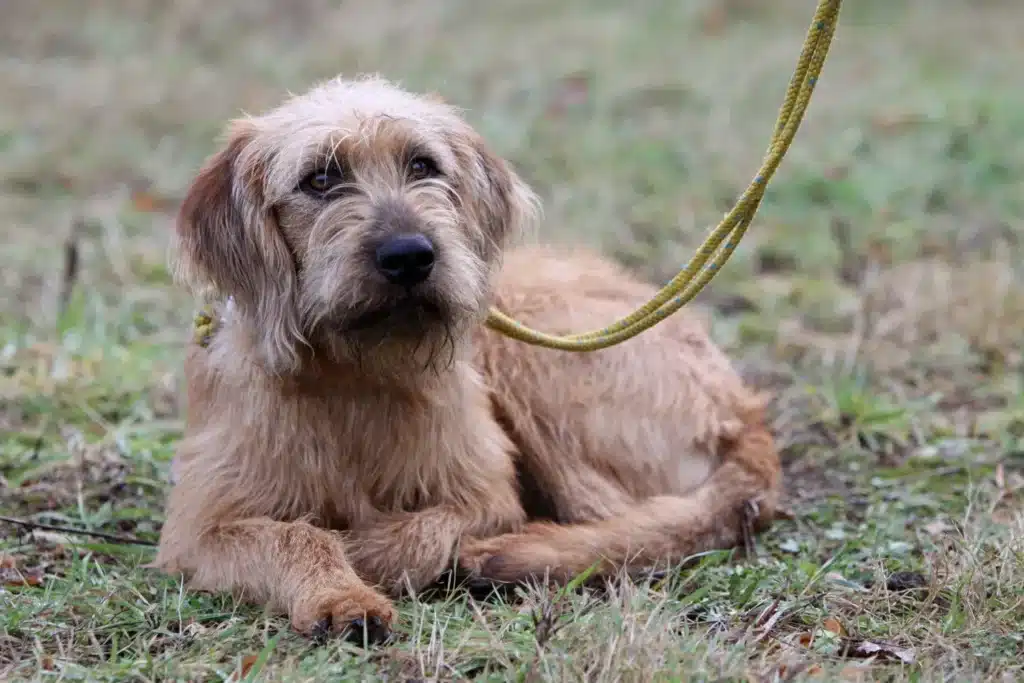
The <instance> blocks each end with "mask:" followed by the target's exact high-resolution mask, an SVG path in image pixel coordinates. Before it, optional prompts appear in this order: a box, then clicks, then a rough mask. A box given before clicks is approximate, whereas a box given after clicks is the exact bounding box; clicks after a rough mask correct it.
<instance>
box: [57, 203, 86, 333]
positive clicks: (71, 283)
mask: <svg viewBox="0 0 1024 683" xmlns="http://www.w3.org/2000/svg"><path fill="white" fill-rule="evenodd" d="M84 229H85V225H84V223H83V221H82V219H80V218H76V219H75V221H74V222H73V223H72V224H71V231H70V233H69V234H68V237H67V239H66V240H65V241H64V268H63V270H62V272H61V281H60V295H59V299H58V302H57V305H58V309H57V311H58V313H57V315H58V318H63V317H64V314H65V313H67V310H68V305H69V304H70V303H71V294H72V293H73V292H74V289H75V284H76V283H77V282H78V267H79V261H80V259H79V252H78V237H79V235H80V234H81V233H82V232H83V231H84Z"/></svg>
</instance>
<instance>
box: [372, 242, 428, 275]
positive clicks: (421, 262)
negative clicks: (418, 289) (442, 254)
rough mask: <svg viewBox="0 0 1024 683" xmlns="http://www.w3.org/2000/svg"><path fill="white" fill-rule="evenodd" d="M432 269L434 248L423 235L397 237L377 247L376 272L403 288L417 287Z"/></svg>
mask: <svg viewBox="0 0 1024 683" xmlns="http://www.w3.org/2000/svg"><path fill="white" fill-rule="evenodd" d="M433 268H434V247H433V245H432V244H430V240H428V239H427V238H426V237H424V236H423V235H399V236H398V237H392V238H390V239H389V240H388V241H387V242H385V243H384V244H382V245H380V246H379V247H377V270H379V271H380V272H381V274H382V275H383V276H384V277H386V278H387V279H388V282H391V283H393V284H396V285H401V286H403V287H412V286H413V285H418V284H419V283H421V282H423V281H424V280H426V279H427V277H428V276H429V275H430V271H431V270H432V269H433Z"/></svg>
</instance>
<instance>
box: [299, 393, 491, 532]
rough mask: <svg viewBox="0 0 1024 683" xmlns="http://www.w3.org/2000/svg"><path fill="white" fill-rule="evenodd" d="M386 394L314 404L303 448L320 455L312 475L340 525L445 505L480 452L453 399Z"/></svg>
mask: <svg viewBox="0 0 1024 683" xmlns="http://www.w3.org/2000/svg"><path fill="white" fill-rule="evenodd" d="M382 399H383V397H377V398H372V397H366V396H361V397H359V398H358V399H347V400H346V399H344V398H336V399H335V400H333V401H329V402H321V403H320V404H319V405H318V406H317V407H316V409H315V412H317V413H319V414H318V415H317V416H316V418H315V420H314V423H315V425H316V428H315V429H313V430H310V432H309V434H310V436H311V437H313V438H312V439H311V442H310V443H307V444H305V448H304V449H303V450H305V451H306V452H308V453H312V454H315V457H314V458H313V461H314V462H311V463H310V464H311V465H313V466H312V467H309V468H308V469H307V470H306V472H305V476H306V478H307V479H308V480H309V483H308V485H309V486H310V487H313V488H317V489H319V491H318V494H319V495H317V496H316V497H317V498H318V499H320V500H321V501H322V503H323V506H324V510H323V515H324V516H325V517H328V518H330V520H331V522H332V525H334V526H341V527H349V526H358V525H359V524H360V523H361V522H363V521H366V520H368V519H369V518H370V517H372V516H374V515H375V514H378V513H388V512H401V511H412V510H418V509H422V508H426V507H430V506H434V505H440V504H444V503H445V502H447V501H448V500H449V499H450V498H451V497H452V495H453V493H454V492H455V491H454V489H455V488H456V487H457V486H458V484H459V480H460V479H462V478H463V477H460V473H459V470H460V468H462V467H464V466H465V463H466V460H467V459H469V458H472V457H473V456H474V454H473V453H471V452H469V451H471V450H472V449H471V446H470V445H469V444H468V443H467V439H466V435H465V433H464V432H465V430H464V429H460V428H459V424H460V422H461V420H462V416H461V415H460V414H459V411H457V410H455V409H454V407H453V406H447V405H443V404H440V405H422V404H417V405H413V406H410V405H402V404H400V403H398V402H395V401H387V400H382ZM312 412H313V411H312V410H309V411H308V412H307V415H309V414H310V413H312ZM460 432H463V433H461V434H460Z"/></svg>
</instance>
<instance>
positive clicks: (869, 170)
mask: <svg viewBox="0 0 1024 683" xmlns="http://www.w3.org/2000/svg"><path fill="white" fill-rule="evenodd" d="M814 6H815V3H814V1H813V0H773V1H772V2H767V1H764V2H759V1H758V0H670V1H666V0H634V1H633V2H629V3H620V2H607V1H603V0H560V1H558V2H555V1H553V0H519V1H516V2H504V1H503V2H498V1H491V2H486V3H483V2H477V1H475V0H381V1H378V2H373V3H369V2H340V1H329V0H294V1H292V2H288V3H284V2H270V1H269V0H244V1H243V0H237V1H233V0H227V1H222V2H216V3H214V2H208V1H204V0H159V1H157V0H98V1H93V2H88V3H86V2H80V1H78V0H49V1H47V2H43V3H5V6H4V8H3V9H2V10H0V59H2V62H0V63H2V68H0V92H2V93H3V104H2V107H0V231H2V237H3V240H4V249H3V263H2V266H3V267H2V269H0V271H2V275H0V277H2V280H0V288H2V290H3V292H4V300H3V307H2V311H0V314H2V317H3V320H4V324H5V327H8V328H9V327H11V326H12V325H13V326H15V327H17V328H18V331H19V332H22V331H32V332H33V334H34V335H44V336H45V335H46V334H47V330H50V329H52V328H53V326H54V325H55V324H57V323H58V322H61V320H62V321H63V322H62V324H63V325H64V326H65V327H66V326H68V325H73V326H77V327H78V328H80V330H79V332H80V333H81V334H85V333H86V331H89V333H90V334H93V335H99V336H100V337H101V338H111V339H117V340H120V341H130V340H132V339H136V338H139V337H146V338H152V336H153V335H161V334H162V333H163V332H164V331H165V330H167V329H169V326H174V328H175V332H174V333H175V334H177V333H179V332H180V328H181V326H182V324H184V323H185V322H186V321H187V319H188V316H189V315H190V314H191V304H190V302H189V300H188V299H187V298H185V297H184V295H183V293H181V292H179V291H177V290H175V289H172V288H171V287H170V286H169V282H168V279H167V274H166V270H165V257H166V241H167V237H168V234H169V232H170V230H171V229H172V220H173V214H174V211H175V210H176V207H177V203H178V201H179V200H180V198H181V196H182V194H183V191H184V189H185V187H186V186H187V183H188V182H189V180H190V179H191V176H192V174H193V173H194V172H195V170H196V168H197V166H198V165H199V164H200V163H201V161H202V160H203V158H204V156H205V155H207V154H208V153H210V152H211V151H212V149H213V147H214V144H215V141H216V135H217V133H218V132H219V130H220V128H221V126H222V125H223V124H224V122H225V121H226V120H227V119H228V118H230V117H233V116H236V115H238V114H239V113H240V112H242V111H247V112H259V111H261V110H263V109H264V108H267V107H271V106H273V105H275V104H276V103H278V102H279V101H280V100H281V99H282V98H283V97H284V96H285V95H286V94H287V93H288V92H289V91H301V90H304V89H305V88H307V87H309V86H310V85H311V84H312V83H314V82H315V81H316V80H318V79H323V78H328V77H332V76H334V75H337V74H344V75H355V74H357V73H361V72H379V73H381V74H383V75H385V76H387V77H389V78H392V79H395V80H398V81H400V82H402V83H403V84H405V85H406V86H407V87H410V88H413V89H416V90H434V91H437V92H439V93H441V94H442V95H443V96H444V97H445V98H447V99H448V100H450V101H452V102H454V103H456V104H458V105H460V106H462V107H464V108H465V109H466V112H467V117H468V118H469V119H470V120H471V122H472V123H473V124H475V125H476V126H477V127H478V128H479V129H480V130H481V131H482V132H483V134H484V135H485V136H486V137H487V138H488V139H489V140H490V141H491V143H492V144H493V146H494V147H495V148H496V149H497V150H498V151H499V152H500V153H502V154H504V155H506V156H507V157H508V158H510V159H511V160H512V161H513V162H514V164H515V165H516V167H517V168H518V169H520V171H521V172H522V174H523V175H524V176H525V177H526V178H527V179H528V180H529V181H530V182H531V183H532V184H533V185H534V187H535V188H536V189H537V190H538V191H539V192H540V194H541V195H542V197H543V199H544V202H545V207H546V222H545V226H544V230H543V233H542V238H543V239H550V240H558V241H568V242H570V243H586V244H588V245H596V246H598V247H600V248H602V249H605V250H606V251H607V252H609V253H611V254H613V255H614V256H616V257H617V258H619V259H621V260H622V261H624V262H626V263H627V264H628V265H630V266H632V267H634V268H636V269H638V270H639V271H641V272H642V273H643V274H644V275H645V276H647V277H649V278H651V279H652V280H654V281H657V282H661V281H663V280H665V279H666V278H668V277H671V275H673V274H674V273H675V272H676V271H677V269H678V268H679V267H680V265H681V264H682V263H683V262H685V260H686V259H687V258H688V257H689V256H690V253H691V251H692V249H693V247H694V246H695V245H696V244H698V243H699V242H700V240H701V238H702V237H703V236H704V235H705V234H706V231H707V230H708V229H709V228H710V227H711V226H712V225H714V224H715V223H716V222H717V221H718V220H719V218H720V217H721V214H722V212H723V211H725V210H727V209H728V208H730V207H731V205H732V202H733V201H734V200H735V199H736V197H737V196H738V194H739V192H740V191H741V190H742V189H743V187H745V185H746V183H747V182H749V180H750V178H751V176H752V174H753V173H754V171H755V170H756V168H757V165H758V163H759V161H760V160H761V157H762V154H763V152H764V150H765V148H766V145H767V142H768V139H769V135H770V132H771V127H772V125H773V122H774V120H775V116H776V113H777V107H778V105H779V103H780V102H781V98H782V95H783V91H784V87H785V84H786V82H787V81H788V79H789V77H790V75H791V73H792V67H793V65H794V63H795V58H796V56H797V54H798V51H799V49H800V46H801V43H802V39H803V36H804V32H805V31H806V28H807V25H808V23H809V21H810V18H811V15H812V13H813V11H814ZM1022 20H1024V9H1021V7H1020V6H1019V3H1015V2H1012V1H1011V0H985V1H978V2H966V1H964V0H905V1H904V2H899V3H894V2H890V1H889V0H858V1H857V2H848V3H846V6H845V7H844V8H843V12H842V19H841V22H840V29H839V31H838V35H837V37H836V40H835V45H834V47H833V48H832V51H831V54H830V56H829V60H828V63H827V66H826V69H825V72H824V74H823V78H822V83H821V85H820V86H819V88H818V89H817V91H816V94H815V97H814V100H813V102H812V105H811V108H810V110H809V113H808V116H807V119H806V122H805V123H804V125H803V128H802V129H801V131H800V133H799V135H798V137H797V140H796V143H795V145H794V147H793V149H792V150H791V152H790V153H789V155H788V157H787V158H786V160H785V162H784V163H783V166H782V168H781V170H780V172H779V174H778V175H777V176H776V179H775V180H774V182H773V183H772V185H771V186H770V189H769V192H768V195H767V198H766V200H765V203H764V205H763V208H762V209H761V211H760V214H759V216H758V218H757V220H756V222H755V224H754V226H753V227H752V229H751V231H750V233H749V236H748V237H747V238H746V240H745V242H744V244H743V246H742V247H741V249H740V250H739V253H738V254H737V255H736V256H735V257H734V258H733V260H732V261H731V262H730V263H729V266H728V267H727V268H726V271H725V272H724V273H723V274H722V275H721V276H720V277H719V278H718V279H716V280H715V282H714V284H713V285H712V286H711V287H710V288H709V290H708V291H707V293H706V294H705V295H703V296H702V297H701V300H700V301H701V302H702V303H704V304H706V305H713V306H715V307H716V308H717V309H718V310H719V314H720V315H719V316H718V317H720V318H723V320H720V321H719V322H720V323H721V324H718V323H716V324H718V328H719V333H720V336H721V337H722V340H723V343H728V344H732V345H736V346H737V347H739V348H750V347H749V345H750V344H756V345H763V344H765V343H768V344H770V345H772V346H774V347H779V348H776V349H775V352H777V353H775V352H773V353H774V355H776V356H778V354H779V353H781V354H782V355H781V356H778V357H779V358H780V359H781V360H783V361H786V362H790V361H794V360H798V358H797V357H800V358H802V357H803V356H804V355H805V354H806V353H807V352H811V353H813V354H815V355H822V354H826V355H827V354H828V353H833V354H843V353H846V354H850V353H861V352H863V349H862V348H860V347H863V345H864V343H865V342H867V343H868V344H869V346H870V345H871V344H876V345H877V344H881V343H882V342H883V341H884V342H885V343H887V344H895V345H897V346H900V347H901V349H902V351H906V349H907V348H908V347H907V345H910V347H909V348H911V349H912V348H915V345H918V344H919V343H921V342H922V341H927V342H928V343H929V344H932V343H933V342H942V343H944V344H947V350H948V351H949V352H950V353H952V354H954V355H955V356H958V357H959V356H962V355H963V353H967V352H974V351H978V352H986V353H991V352H992V349H986V348H981V347H985V346H986V345H988V346H993V345H994V346H999V345H1000V344H1002V343H1003V336H1005V335H1006V334H1011V332H1008V331H1007V330H1004V329H996V326H995V317H998V318H1000V319H1002V318H1005V317H1007V316H1005V315H1003V309H1005V308H1007V307H1009V308H1010V310H1011V312H1013V313H1024V307H1022V305H1021V303H1020V301H1019V299H1020V298H1021V296H1022V294H1021V293H1020V292H1019V291H1018V289H1019V288H1017V287H1015V286H1014V281H1013V278H1014V275H1013V273H1012V267H1013V265H1014V262H1015V260H1016V259H1014V258H1012V257H1011V256H1010V255H1011V254H1012V253H1014V252H1013V250H1014V249H1016V244H1017V241H1018V238H1019V237H1020V234H1021V227H1022V216H1024V192H1022V186H1021V183H1022V178H1024V174H1022V171H1024V88H1021V87H1020V83H1021V81H1020V75H1019V73H1020V71H1019V70H1020V68H1021V66H1024V43H1022V42H1021V40H1020V37H1019V30H1018V28H1017V27H1019V26H1020V22H1021V21H1022ZM67 239H72V240H74V242H75V245H76V246H77V253H78V258H77V263H74V264H71V269H72V270H73V271H74V273H72V274H70V275H69V274H68V273H67V272H66V271H67V270H68V267H69V266H68V264H67V263H66V261H67V260H68V256H67V254H66V249H65V248H64V247H63V246H62V245H63V243H64V241H65V240H67ZM979 261H984V262H985V263H979ZM69 279H73V280H74V283H75V288H74V290H73V291H71V292H70V293H69V292H68V291H65V290H68V289H69V286H68V285H69V282H68V280H69ZM962 280H965V281H966V282H961V281H962ZM965 288H968V289H970V288H973V289H970V292H968V291H967V289H965ZM974 289H980V290H981V291H977V292H975V291H974ZM868 294H877V295H878V296H873V298H872V297H868V298H871V299H872V301H871V302H870V303H871V305H870V306H867V308H872V310H871V311H868V313H865V310H864V309H865V306H866V302H865V297H867V295H868ZM965 297H966V298H968V299H969V300H970V304H969V305H965V303H966V302H965V301H963V300H962V299H964V298H965ZM62 302H63V303H62ZM62 307H63V308H64V309H65V310H64V313H63V315H61V314H60V310H61V308H62ZM873 307H874V308H878V309H879V310H877V311H875V310H874V309H873ZM951 313H955V316H954V317H955V318H956V319H955V320H953V321H951V320H950V318H949V315H950V314H951ZM869 314H870V315H869ZM69 316H70V317H69ZM872 316H874V317H880V318H882V320H881V321H873V320H868V321H865V320H863V319H864V318H872ZM994 316H995V317H994ZM1011 317H1012V316H1011ZM58 318H61V320H58ZM1018 318H1019V320H1018V324H1021V325H1024V316H1018ZM72 321H73V322H72ZM950 322H954V323H956V324H957V325H961V326H962V328H963V329H958V330H956V331H955V332H956V334H955V335H954V336H955V337H956V338H950V339H940V338H941V337H943V334H942V330H938V329H935V328H936V327H941V326H942V325H946V324H948V323H950ZM875 323H879V324H880V325H881V327H879V324H875ZM865 326H866V328H865ZM1018 331H1019V329H1018V328H1017V327H1014V328H1013V329H1012V334H1017V332H1018ZM851 335H854V336H857V340H856V344H857V345H858V349H852V348H851V347H850V344H851V340H852V337H851ZM876 337H877V338H876ZM883 338H884V339H883ZM1016 338H1019V337H1016ZM898 351H900V349H889V350H888V351H887V353H897V352H898ZM786 354H788V355H786ZM794 354H795V356H794ZM759 355H761V354H760V352H759ZM911 355H913V354H911ZM909 359H910V356H909V355H897V356H894V357H892V358H890V359H889V360H890V361H892V362H893V363H895V364H901V363H902V362H903V361H905V360H909Z"/></svg>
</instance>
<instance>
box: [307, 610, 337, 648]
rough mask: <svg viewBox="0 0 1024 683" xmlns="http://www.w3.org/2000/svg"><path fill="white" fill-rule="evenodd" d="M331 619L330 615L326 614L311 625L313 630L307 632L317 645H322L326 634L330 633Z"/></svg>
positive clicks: (325, 640)
mask: <svg viewBox="0 0 1024 683" xmlns="http://www.w3.org/2000/svg"><path fill="white" fill-rule="evenodd" d="M332 622H333V619H331V616H330V615H327V616H326V617H324V618H323V619H321V620H320V621H318V622H316V624H314V625H313V631H312V632H311V633H310V634H309V635H310V637H311V638H312V639H313V642H314V643H316V644H317V645H323V644H324V643H326V642H327V636H329V635H330V634H331V623H332Z"/></svg>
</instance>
